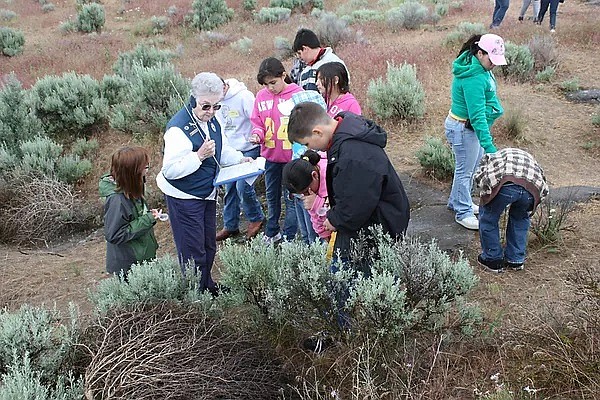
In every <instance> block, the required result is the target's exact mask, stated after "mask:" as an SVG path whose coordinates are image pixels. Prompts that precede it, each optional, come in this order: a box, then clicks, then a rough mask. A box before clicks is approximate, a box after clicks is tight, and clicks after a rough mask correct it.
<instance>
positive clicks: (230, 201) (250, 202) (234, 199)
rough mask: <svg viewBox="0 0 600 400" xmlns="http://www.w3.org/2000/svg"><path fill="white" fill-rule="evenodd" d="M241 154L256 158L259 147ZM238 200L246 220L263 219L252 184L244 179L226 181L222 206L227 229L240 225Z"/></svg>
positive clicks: (255, 220)
mask: <svg viewBox="0 0 600 400" xmlns="http://www.w3.org/2000/svg"><path fill="white" fill-rule="evenodd" d="M242 154H243V155H244V157H252V158H256V157H258V156H259V155H260V147H256V148H254V149H250V150H246V151H242ZM240 200H241V203H242V208H243V209H244V214H246V218H247V219H248V221H250V222H258V221H262V220H263V219H265V216H264V214H263V212H262V210H261V208H260V202H259V201H258V199H257V198H256V193H255V192H254V187H253V186H251V185H248V184H247V183H246V181H245V180H239V181H237V182H234V183H228V184H227V185H225V205H224V206H223V225H224V228H225V229H227V230H228V231H237V230H238V229H239V227H240Z"/></svg>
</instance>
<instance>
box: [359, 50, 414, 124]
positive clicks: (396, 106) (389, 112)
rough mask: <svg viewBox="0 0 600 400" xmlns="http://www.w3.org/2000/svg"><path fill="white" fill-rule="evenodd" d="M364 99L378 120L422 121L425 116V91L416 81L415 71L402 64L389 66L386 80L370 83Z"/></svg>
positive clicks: (380, 78)
mask: <svg viewBox="0 0 600 400" xmlns="http://www.w3.org/2000/svg"><path fill="white" fill-rule="evenodd" d="M367 98H368V99H369V104H370V106H371V108H372V109H373V112H375V114H376V115H377V116H378V117H379V118H390V117H396V118H401V119H407V120H411V119H415V118H421V117H422V116H423V114H424V113H425V90H424V89H423V85H422V84H421V82H420V81H419V80H418V79H417V70H416V67H414V66H413V65H410V64H403V65H402V66H400V67H396V66H395V65H394V64H393V63H390V62H388V68H387V74H386V78H385V80H384V79H383V78H382V77H379V78H378V79H377V80H371V81H370V82H369V87H368V89H367Z"/></svg>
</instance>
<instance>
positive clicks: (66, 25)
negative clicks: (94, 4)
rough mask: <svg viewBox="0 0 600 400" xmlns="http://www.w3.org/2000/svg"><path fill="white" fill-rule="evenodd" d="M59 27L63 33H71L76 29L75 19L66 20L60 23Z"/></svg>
mask: <svg viewBox="0 0 600 400" xmlns="http://www.w3.org/2000/svg"><path fill="white" fill-rule="evenodd" d="M59 29H60V30H61V32H64V33H71V32H76V31H77V24H76V23H75V21H72V20H66V21H63V22H61V23H60V26H59Z"/></svg>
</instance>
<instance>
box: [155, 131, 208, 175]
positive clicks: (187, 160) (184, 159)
mask: <svg viewBox="0 0 600 400" xmlns="http://www.w3.org/2000/svg"><path fill="white" fill-rule="evenodd" d="M164 138H165V152H164V156H163V165H162V169H161V172H162V174H163V175H164V176H165V178H167V179H180V178H183V177H184V176H188V175H189V174H191V173H193V172H194V171H196V170H197V169H198V168H200V165H202V162H201V161H200V159H199V158H198V155H197V154H196V153H195V152H194V151H192V142H191V141H190V139H189V138H188V137H187V136H186V134H185V133H183V131H182V130H181V129H180V128H178V127H171V128H169V129H168V130H167V131H166V132H165V135H164Z"/></svg>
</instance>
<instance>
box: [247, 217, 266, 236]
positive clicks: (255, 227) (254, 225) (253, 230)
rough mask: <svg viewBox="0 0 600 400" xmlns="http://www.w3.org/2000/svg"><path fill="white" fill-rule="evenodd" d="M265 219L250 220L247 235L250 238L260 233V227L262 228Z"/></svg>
mask: <svg viewBox="0 0 600 400" xmlns="http://www.w3.org/2000/svg"><path fill="white" fill-rule="evenodd" d="M262 224H263V221H256V222H250V223H249V224H248V232H246V237H247V238H248V239H252V238H253V237H254V236H256V235H258V232H260V228H262Z"/></svg>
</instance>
